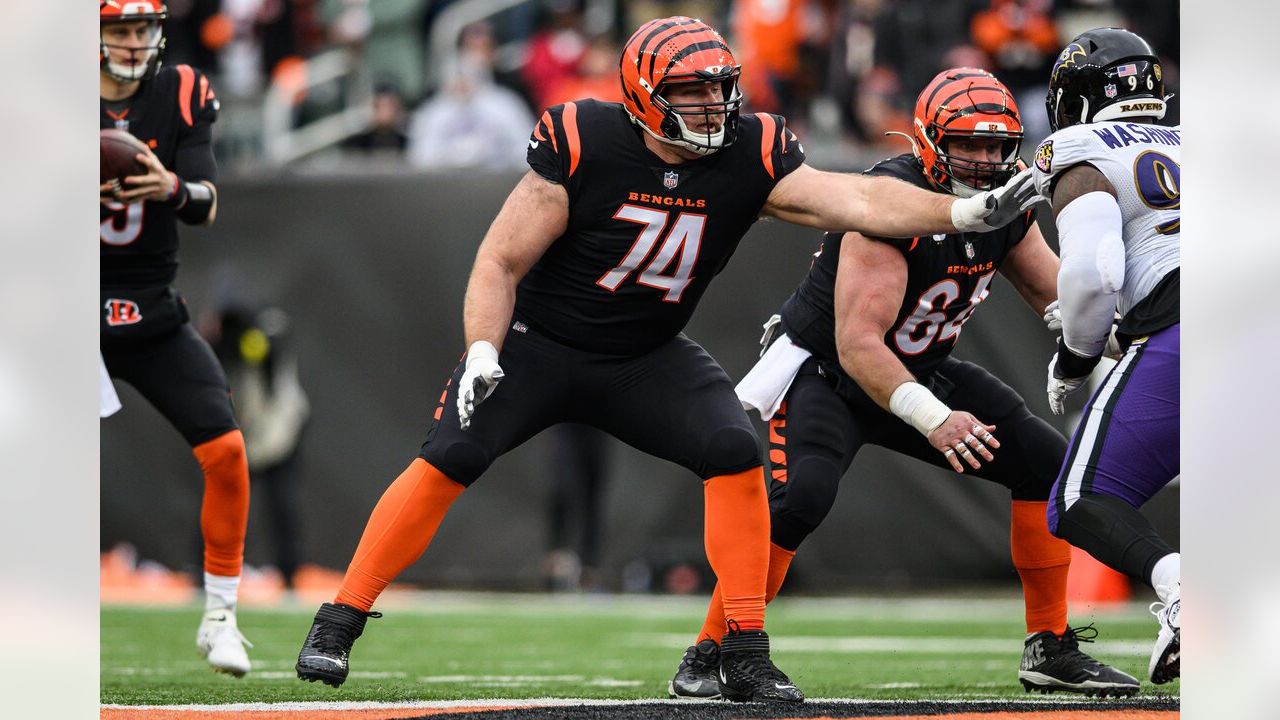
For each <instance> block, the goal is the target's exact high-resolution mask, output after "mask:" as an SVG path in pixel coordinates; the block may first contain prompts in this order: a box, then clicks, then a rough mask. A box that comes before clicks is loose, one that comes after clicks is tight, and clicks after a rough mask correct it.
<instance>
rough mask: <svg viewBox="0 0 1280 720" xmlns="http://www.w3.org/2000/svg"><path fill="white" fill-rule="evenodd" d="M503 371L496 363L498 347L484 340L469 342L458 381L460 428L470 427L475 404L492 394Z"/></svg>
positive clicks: (502, 375)
mask: <svg viewBox="0 0 1280 720" xmlns="http://www.w3.org/2000/svg"><path fill="white" fill-rule="evenodd" d="M503 377H504V373H503V372H502V368H501V367H500V366H499V365H498V349H497V348H495V347H494V346H493V344H492V343H489V342H488V341H485V340H477V341H475V342H473V343H471V347H470V348H469V349H468V350H467V365H466V368H465V369H464V370H463V371H462V380H460V381H459V382H458V422H460V423H461V424H462V429H463V430H466V429H467V428H469V427H471V416H472V415H474V414H475V412H476V406H477V405H479V404H480V403H482V402H484V399H485V398H487V397H489V396H490V395H492V394H493V391H494V389H495V388H497V387H498V382H499V381H500V380H502V378H503Z"/></svg>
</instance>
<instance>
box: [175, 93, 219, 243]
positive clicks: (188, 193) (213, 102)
mask: <svg viewBox="0 0 1280 720" xmlns="http://www.w3.org/2000/svg"><path fill="white" fill-rule="evenodd" d="M194 77H195V80H194V81H192V83H191V95H190V96H189V97H185V96H184V97H182V98H179V102H180V105H182V106H183V107H185V108H187V109H186V110H184V119H186V120H187V121H188V122H189V124H188V125H185V126H182V127H181V129H180V131H179V135H178V146H177V148H176V149H175V150H174V157H173V167H172V168H170V169H171V170H173V172H174V173H176V174H177V176H178V179H179V181H180V182H179V184H178V192H177V193H176V194H175V195H174V196H173V199H172V200H170V201H169V203H170V205H172V206H173V208H174V214H175V215H177V216H178V219H179V220H181V221H182V222H184V223H186V224H188V225H199V224H200V223H203V222H206V221H207V220H208V219H209V216H210V214H211V213H212V212H213V207H214V204H215V203H216V202H217V199H218V196H217V192H216V191H215V190H214V189H213V188H212V185H213V182H214V180H215V179H216V178H217V175H218V164H217V162H216V161H215V160H214V159H213V123H214V122H215V121H216V120H217V119H218V99H217V97H216V96H215V95H214V92H213V89H212V88H211V87H210V86H209V83H208V81H207V80H206V79H205V77H204V75H203V74H200V73H199V72H198V71H196V73H195V75H194ZM206 183H207V185H206Z"/></svg>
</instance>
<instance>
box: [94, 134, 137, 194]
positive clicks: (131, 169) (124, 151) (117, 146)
mask: <svg viewBox="0 0 1280 720" xmlns="http://www.w3.org/2000/svg"><path fill="white" fill-rule="evenodd" d="M98 146H99V148H101V151H102V158H101V162H100V165H99V168H98V169H99V176H100V178H101V179H100V180H99V182H107V181H108V180H122V181H123V180H124V179H125V178H127V177H130V176H133V175H145V174H146V173H147V168H146V166H145V165H143V164H142V163H141V162H139V161H138V159H137V157H136V156H137V154H138V153H140V152H146V151H147V146H146V145H144V144H143V143H142V141H141V140H139V139H138V138H136V137H134V136H132V135H130V134H129V133H127V132H125V131H124V130H116V129H114V128H109V129H107V130H103V131H101V132H100V133H99V140H98Z"/></svg>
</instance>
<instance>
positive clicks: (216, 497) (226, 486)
mask: <svg viewBox="0 0 1280 720" xmlns="http://www.w3.org/2000/svg"><path fill="white" fill-rule="evenodd" d="M191 451H192V452H193V453H195V456H196V460H197V461H199V462H200V470H201V472H203V473H204V499H203V500H202V501H201V504H200V533H201V535H203V536H204V570H205V572H207V573H209V574H211V575H222V576H226V577H236V576H238V575H239V574H240V565H241V564H242V562H243V561H244V532H245V526H246V525H247V524H248V522H249V462H248V460H247V459H246V458H245V454H244V436H243V435H241V434H240V431H239V430H232V431H231V432H227V433H223V434H222V435H219V436H218V437H216V438H214V439H212V440H210V441H208V442H204V443H201V444H199V445H197V446H195V447H194V448H192V450H191Z"/></svg>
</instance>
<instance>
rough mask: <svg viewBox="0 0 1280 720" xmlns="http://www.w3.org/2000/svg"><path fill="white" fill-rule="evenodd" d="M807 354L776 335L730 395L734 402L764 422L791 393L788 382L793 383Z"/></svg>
mask: <svg viewBox="0 0 1280 720" xmlns="http://www.w3.org/2000/svg"><path fill="white" fill-rule="evenodd" d="M809 355H810V352H809V351H808V350H805V349H804V348H801V347H797V346H796V345H795V344H794V343H792V342H791V338H789V337H787V336H786V335H780V336H779V337H778V339H777V340H775V341H774V343H773V344H772V345H770V346H769V349H768V350H767V351H765V354H764V357H762V358H760V361H759V362H757V363H756V365H755V367H753V368H751V372H749V373H747V376H746V377H744V378H742V382H740V383H738V387H736V388H734V391H735V392H737V393H738V400H739V401H741V402H742V407H743V408H744V409H746V410H758V411H759V412H760V419H762V420H768V419H770V418H772V417H773V414H774V413H776V412H778V406H780V405H782V400H783V398H785V397H786V396H787V390H789V389H791V381H792V380H794V379H795V377H796V373H797V372H799V370H800V366H801V365H803V364H804V361H805V360H807V359H808V358H809Z"/></svg>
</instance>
